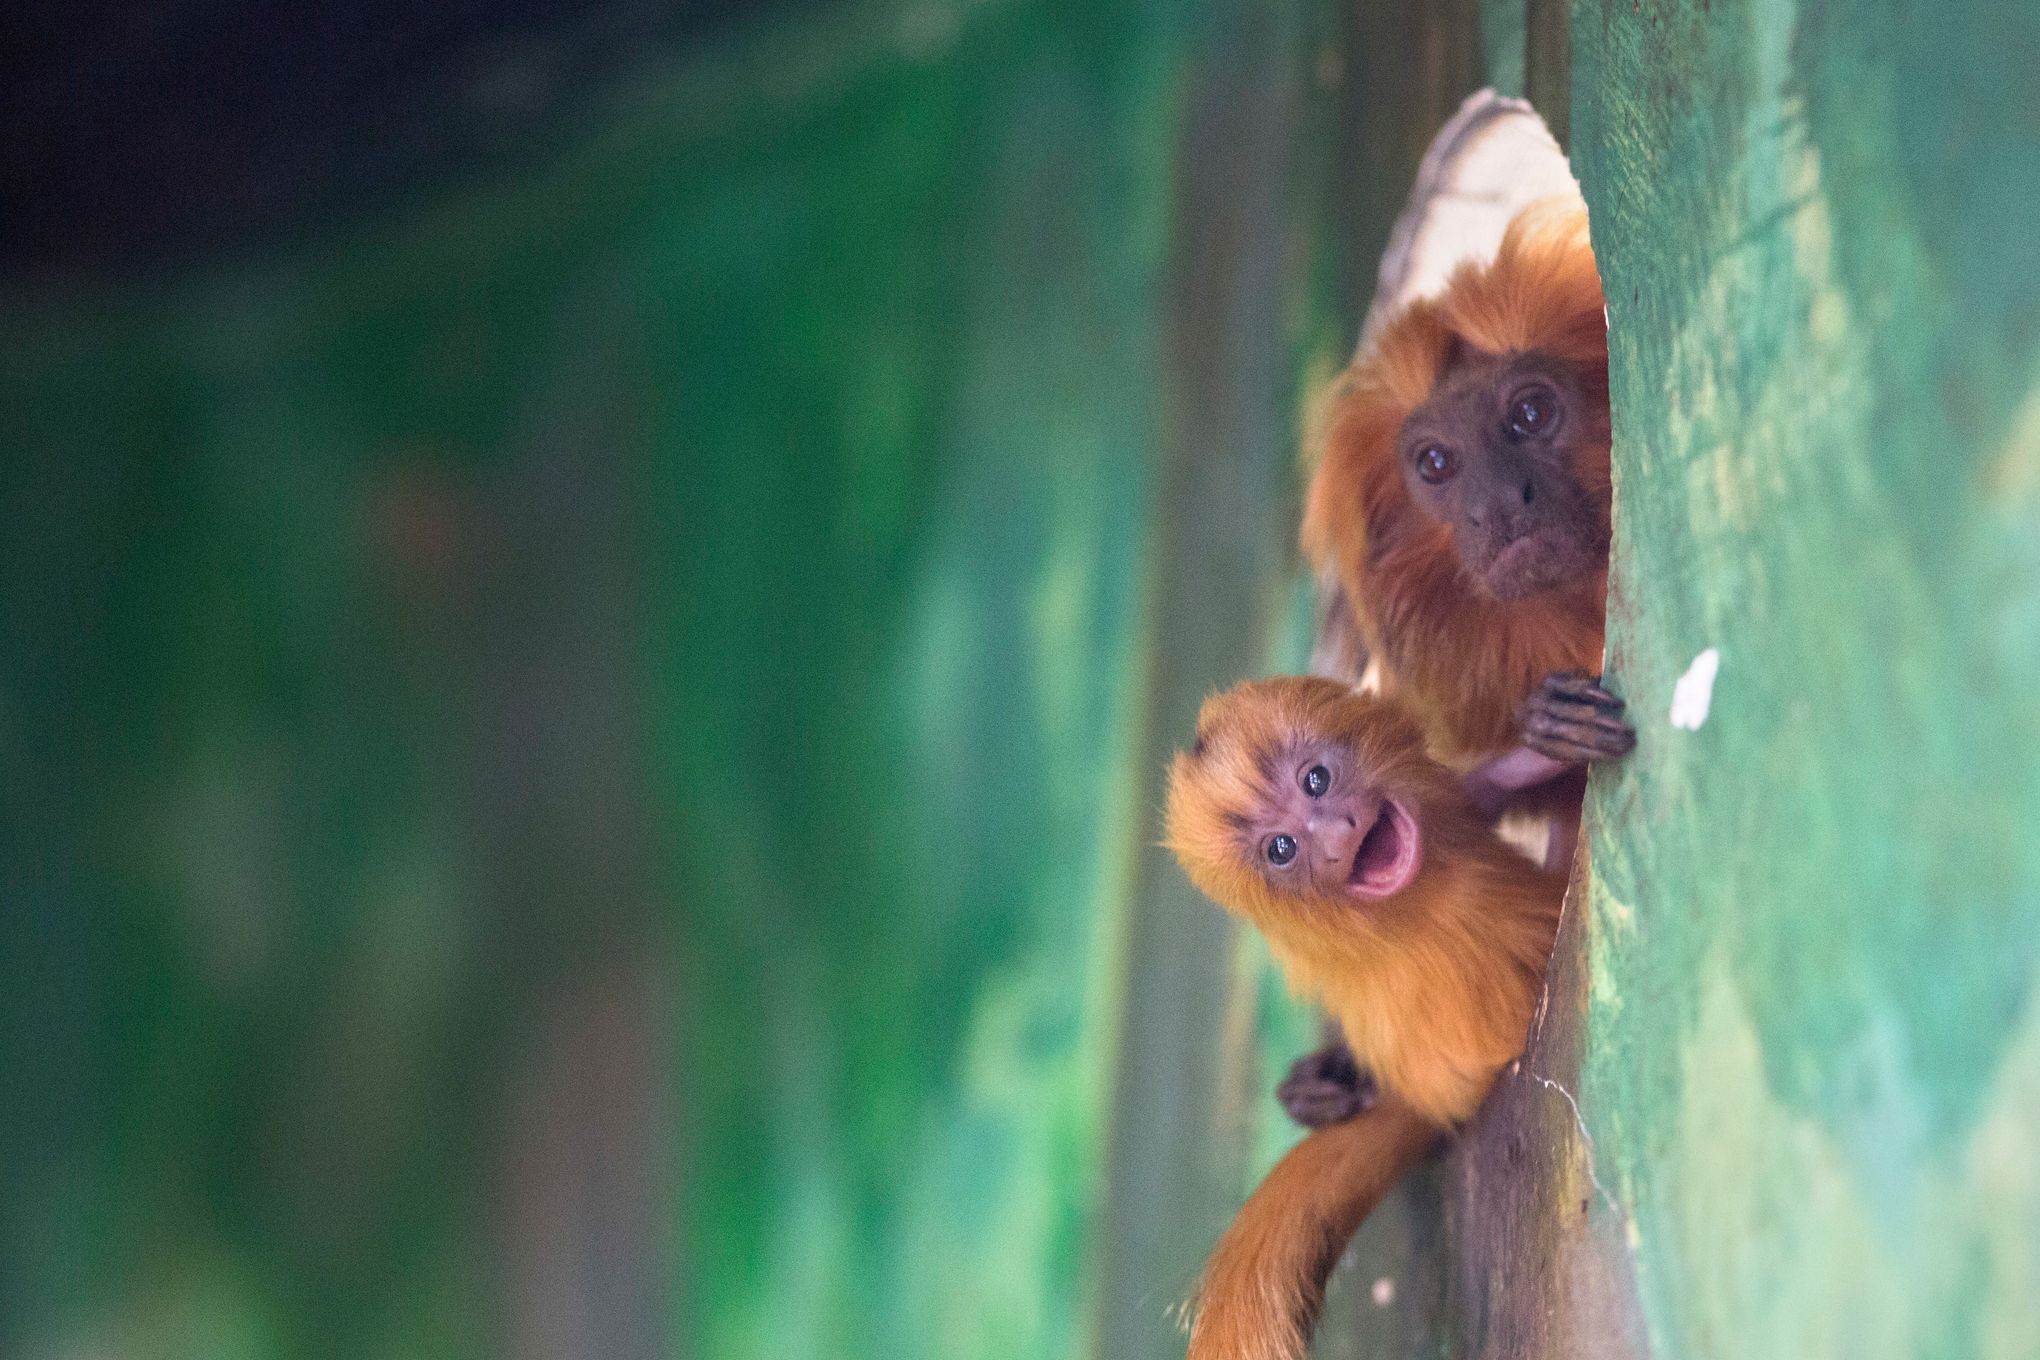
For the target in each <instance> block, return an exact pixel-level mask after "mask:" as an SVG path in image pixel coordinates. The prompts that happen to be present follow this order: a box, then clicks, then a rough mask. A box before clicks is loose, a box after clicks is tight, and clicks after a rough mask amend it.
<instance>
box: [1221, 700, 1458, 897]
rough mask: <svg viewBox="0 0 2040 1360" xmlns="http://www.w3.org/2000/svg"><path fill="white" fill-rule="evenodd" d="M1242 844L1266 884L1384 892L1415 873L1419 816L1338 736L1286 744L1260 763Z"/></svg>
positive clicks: (1303, 890) (1302, 890)
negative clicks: (1386, 788)
mask: <svg viewBox="0 0 2040 1360" xmlns="http://www.w3.org/2000/svg"><path fill="white" fill-rule="evenodd" d="M1260 784H1261V787H1260V794H1261V796H1260V798H1259V799H1258V800H1257V805H1256V806H1254V807H1252V808H1251V809H1249V810H1247V811H1246V812H1244V813H1243V814H1241V820H1242V821H1243V822H1244V825H1243V826H1242V828H1241V837H1240V844H1241V846H1242V848H1243V849H1244V851H1245V853H1247V854H1248V855H1250V856H1251V857H1252V859H1253V861H1254V864H1255V867H1256V868H1257V869H1258V870H1259V871H1260V873H1261V875H1262V877H1263V878H1264V879H1265V880H1266V881H1267V883H1268V885H1269V886H1270V887H1272V888H1275V889H1278V890H1280V891H1284V892H1288V893H1292V894H1297V895H1303V896H1318V897H1340V896H1345V897H1361V898H1373V897H1387V896H1389V895H1390V894H1392V893H1397V892H1401V891H1402V890H1403V889H1404V888H1406V887H1408V886H1409V883H1410V880H1412V879H1414V878H1415V877H1416V876H1417V869H1418V867H1419V865H1420V864H1421V863H1422V859H1423V843H1422V837H1421V835H1420V833H1419V832H1418V829H1417V822H1416V819H1415V818H1414V817H1413V816H1411V815H1410V812H1409V809H1408V808H1406V807H1405V806H1404V805H1403V803H1402V802H1401V801H1399V800H1397V799H1395V798H1393V797H1390V796H1389V795H1388V794H1386V793H1384V792H1383V791H1382V790H1381V789H1380V788H1378V787H1377V786H1376V785H1375V784H1374V783H1373V782H1372V781H1371V780H1370V779H1369V778H1368V777H1367V773H1366V771H1365V770H1364V769H1363V768H1362V766H1361V762H1360V760H1359V758H1358V757H1357V756H1356V754H1355V753H1354V752H1353V750H1352V749H1351V748H1350V747H1348V746H1347V745H1346V744H1345V743H1343V742H1339V741H1314V740H1310V739H1308V738H1303V739H1300V740H1295V741H1292V742H1287V743H1284V744H1282V745H1280V746H1278V747H1276V748H1274V749H1273V750H1271V751H1270V752H1269V755H1268V758H1267V759H1265V760H1264V761H1263V762H1262V779H1261V781H1260Z"/></svg>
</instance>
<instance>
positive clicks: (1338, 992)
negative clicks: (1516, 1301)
mask: <svg viewBox="0 0 2040 1360" xmlns="http://www.w3.org/2000/svg"><path fill="white" fill-rule="evenodd" d="M1198 732H1199V735H1198V741H1197V745H1196V747H1194V748H1193V750H1192V751H1190V752H1186V753H1184V754H1182V755H1179V756H1177V757H1176V761H1175V764H1174V767H1173V769H1172V770H1171V773H1170V786H1169V809H1168V843H1169V845H1170V847H1171V848H1172V849H1173V850H1174V851H1175V852H1176V854H1177V856H1178V858H1179V859H1180V860H1181V861H1182V863H1183V866H1184V868H1185V870H1186V871H1187V872H1188V873H1189V875H1190V878H1191V880H1192V881H1193V882H1195V883H1196V884H1197V886H1198V887H1199V888H1200V889H1202V890H1203V891H1204V892H1205V893H1206V894H1207V895H1209V896H1210V897H1212V898H1213V899H1214V900H1216V901H1217V902H1219V903H1220V904H1221V905H1222V906H1224V907H1225V908H1226V909H1227V910H1229V911H1231V912H1233V913H1234V914H1236V915H1238V916H1240V917H1242V918H1243V919H1245V920H1246V921H1248V922H1249V923H1250V924H1252V925H1253V926H1255V927H1256V928H1257V929H1259V930H1260V931H1261V932H1262V933H1263V934H1264V935H1265V936H1266V937H1267V939H1268V943H1269V946H1270V949H1271V952H1272V953H1273V954H1274V957H1275V959H1276V961H1277V962H1278V963H1279V964H1280V966H1281V967H1282V970H1283V972H1284V974H1285V976H1286V977H1287V978H1288V980H1289V982H1290V985H1291V986H1292V987H1293V988H1295V989H1296V990H1297V991H1298V992H1299V993H1301V994H1303V995H1305V996H1308V997H1311V998H1314V999H1317V1000H1319V1001H1320V1002H1322V1003H1323V1005H1324V1007H1325V1009H1326V1010H1328V1011H1329V1012H1330V1013H1331V1014H1332V1015H1333V1016H1334V1017H1335V1018H1337V1020H1338V1021H1339V1024H1340V1026H1341V1028H1342V1029H1343V1030H1344V1031H1345V1034H1346V1038H1347V1041H1348V1042H1349V1043H1350V1045H1351V1046H1352V1049H1353V1053H1354V1056H1355V1057H1356V1058H1358V1059H1359V1061H1360V1063H1361V1064H1362V1065H1363V1066H1364V1067H1366V1068H1368V1069H1370V1070H1372V1071H1373V1073H1374V1074H1375V1079H1376V1081H1377V1083H1378V1084H1379V1086H1380V1088H1381V1089H1382V1092H1383V1095H1382V1099H1381V1101H1380V1102H1379V1103H1378V1104H1377V1105H1376V1106H1375V1107H1374V1108H1373V1109H1371V1110H1369V1111H1368V1112H1367V1113H1365V1114H1363V1115H1361V1116H1360V1117H1358V1118H1357V1119H1354V1120H1351V1121H1348V1122H1347V1123H1345V1124H1341V1125H1336V1126H1333V1127H1331V1128H1326V1129H1320V1130H1318V1131H1317V1132H1315V1133H1313V1134H1311V1135H1309V1136H1308V1137H1306V1138H1305V1139H1304V1140H1303V1142H1301V1143H1299V1144H1298V1145H1297V1147H1296V1148H1295V1150H1293V1151H1292V1152H1291V1153H1290V1155H1289V1156H1288V1157H1287V1158H1285V1159H1284V1160H1283V1162H1282V1163H1281V1164H1280V1165H1279V1166H1278V1167H1277V1168H1276V1169H1275V1171H1274V1172H1272V1173H1270V1175H1269V1177H1268V1179H1267V1180H1266V1181H1264V1182H1263V1183H1262V1185H1261V1187H1260V1189H1258V1190H1257V1191H1256V1192H1255V1194H1254V1196H1253V1197H1252V1198H1251V1199H1250V1200H1249V1201H1248V1204H1247V1207H1246V1208H1245V1209H1243V1210H1242V1211H1241V1213H1240V1215H1239V1217H1238V1218H1237V1219H1236V1220H1235V1222H1234V1224H1233V1227H1232V1228H1231V1229H1230V1230H1229V1231H1228V1232H1227V1234H1226V1237H1225V1239H1224V1241H1222V1242H1221V1244H1220V1245H1219V1248H1218V1249H1217V1251H1215V1252H1214V1253H1213V1256H1212V1258H1211V1262H1210V1264H1209V1266H1208V1267H1207V1269H1206V1273H1205V1278H1204V1282H1203V1285H1202V1287H1201V1290H1200V1302H1199V1306H1198V1320H1197V1323H1196V1326H1195V1328H1194V1329H1193V1331H1192V1343H1191V1349H1190V1354H1191V1356H1192V1357H1193V1360H1262V1358H1263V1357H1266V1358H1267V1360H1276V1358H1277V1357H1294V1356H1300V1355H1301V1354H1302V1344H1303V1341H1302V1338H1303V1337H1304V1336H1305V1335H1307V1332H1308V1328H1309V1323H1310V1320H1311V1319H1312V1318H1313V1317H1314V1316H1315V1313H1316V1309H1317V1305H1318V1302H1319V1300H1320V1298H1321V1295H1322V1291H1323V1285H1324V1278H1325V1274H1326V1272H1327V1271H1328V1270H1329V1269H1330V1267H1331V1264H1332V1261H1333V1260H1335V1259H1336V1257H1337V1255H1338V1252H1339V1250H1340V1249H1341V1248H1342V1247H1343V1245H1344V1243H1345V1241H1346V1239H1347V1237H1349V1236H1350V1235H1351V1234H1352V1231H1353V1229H1354V1228H1355V1227H1357V1226H1358V1224H1359V1223H1360V1221H1361V1220H1362V1219H1364V1218H1365V1216H1366V1214H1367V1212H1368V1211H1369V1210H1370V1209H1371V1208H1372V1206H1373V1204H1374V1203H1375V1201H1376V1200H1378V1199H1379V1198H1380V1196H1381V1194H1382V1193H1384V1192H1385V1191H1386V1190H1387V1188H1388V1186H1390V1185H1392V1184H1393V1183H1394V1181H1395V1180H1396V1179H1397V1178H1398V1177H1399V1176H1400V1175H1401V1174H1402V1172H1403V1170H1404V1169H1405V1168H1406V1167H1407V1166H1408V1165H1409V1164H1410V1163H1411V1162H1412V1161H1414V1160H1415V1159H1416V1157H1417V1156H1419V1155H1420V1154H1421V1153H1422V1151H1423V1150H1424V1148H1425V1146H1427V1145H1428V1144H1429V1143H1430V1142H1431V1141H1432V1140H1433V1139H1435V1138H1436V1137H1437V1135H1438V1134H1439V1133H1441V1132H1442V1131H1444V1130H1445V1129H1448V1128H1450V1127H1452V1126H1453V1125H1455V1124H1458V1123H1460V1122H1461V1121H1463V1120H1465V1119H1467V1118H1468V1117H1470V1116H1471V1115H1472V1114H1473V1112H1474V1111H1475V1110H1476V1109H1477V1108H1479V1105H1480V1102H1481V1100H1482V1099H1484V1098H1485V1096H1486V1094H1487V1091H1488V1088H1489V1086H1490V1085H1492V1084H1493V1081H1494V1076H1495V1073H1496V1072H1497V1071H1499V1070H1500V1069H1501V1067H1502V1065H1503V1064H1504V1063H1506V1062H1508V1061H1509V1060H1510V1059H1511V1058H1513V1057H1514V1056H1515V1055H1516V1054H1517V1053H1519V1052H1521V1050H1522V1047H1523V1041H1524V1036H1525V1033H1526V1031H1527V1029H1528V1026H1529V1021H1530V1015H1531V1012H1532V1010H1533V1009H1534V1007H1535V1005H1536V999H1537V993H1538V988H1539V987H1540V986H1541V984H1542V980H1543V974H1544V964H1545V959H1546V957H1547V956H1548V955H1549V953H1550V950H1551V941H1552V936H1553V934H1554V933H1555V931H1556V929H1557V925H1558V910H1559V900H1560V897H1561V896H1562V894H1563V892H1564V886H1565V885H1564V880H1563V879H1562V877H1560V876H1558V875H1555V874H1548V873H1545V872H1544V871H1542V870H1540V869H1537V868H1535V867H1534V866H1532V865H1531V864H1530V863H1529V862H1528V861H1527V860H1525V859H1524V858H1523V857H1522V856H1521V855H1520V854H1518V853H1517V852H1516V851H1514V850H1512V849H1511V848H1510V847H1508V846H1507V845H1506V844H1504V843H1503V842H1502V841H1501V840H1500V839H1499V838H1498V837H1497V836H1496V835H1495V834H1494V832H1493V831H1492V830H1491V829H1490V828H1489V827H1488V826H1487V824H1486V823H1485V822H1484V821H1483V820H1482V819H1481V817H1480V816H1479V815H1478V813H1476V812H1475V810H1474V809H1473V807H1472V806H1471V805H1470V804H1469V803H1468V802H1467V799H1466V796H1465V794H1464V793H1463V792H1462V791H1461V787H1460V781H1459V779H1458V777H1457V776H1456V775H1454V774H1453V773H1452V772H1451V771H1450V770H1448V769H1446V768H1445V767H1443V766H1441V765H1439V764H1438V763H1437V762H1436V761H1434V760H1432V759H1431V758H1430V757H1429V756H1428V755H1427V754H1426V752H1425V742H1424V737H1423V733H1422V731H1421V730H1420V728H1419V727H1418V726H1417V724H1416V723H1415V722H1414V721H1413V720H1412V719H1411V718H1410V717H1409V716H1407V715H1406V714H1405V713H1404V712H1403V711H1402V710H1401V709H1400V708H1399V707H1398V706H1397V705H1396V704H1395V703H1394V702H1392V701H1389V700H1385V699H1379V698H1373V697H1369V696H1365V695H1361V694H1359V693H1357V692H1355V691H1354V690H1352V689H1350V688H1348V687H1347V686H1345V685H1341V684H1339V683H1337V682H1335V681H1330V680H1322V679H1295V678H1291V679H1278V680H1264V681H1256V682H1252V683H1249V684H1245V685H1241V686H1239V687H1238V688H1236V689H1233V690H1231V691H1228V692H1227V693H1225V694H1222V695H1219V696H1218V697H1216V698H1214V699H1212V700H1210V701H1208V702H1207V703H1206V704H1205V706H1204V711H1203V712H1202V714H1200V716H1199V720H1198ZM1299 736H1300V737H1301V738H1303V739H1304V740H1307V741H1313V742H1328V743H1336V744H1339V745H1342V746H1344V747H1345V749H1346V750H1348V751H1350V752H1352V753H1353V756H1354V760H1355V764H1356V766H1357V767H1358V768H1359V769H1360V770H1362V771H1364V772H1365V776H1366V778H1367V780H1368V782H1369V783H1370V784H1371V785H1372V786H1373V787H1374V788H1375V789H1376V790H1378V791H1379V792H1381V793H1382V794H1384V795H1386V796H1388V797H1391V798H1394V799H1395V800H1397V801H1398V802H1400V803H1401V804H1402V805H1403V807H1404V808H1405V809H1407V810H1408V811H1409V813H1410V815H1411V817H1412V818H1413V820H1414V821H1415V822H1416V824H1417V826H1418V828H1419V831H1420V834H1421V844H1422V861H1421V865H1420V867H1419V868H1418V870H1417V873H1416V877H1415V878H1414V879H1412V880H1411V881H1410V882H1409V884H1408V885H1407V886H1405V887H1404V888H1403V889H1402V890H1401V891H1400V892H1398V893H1396V894H1395V895H1393V896H1391V897H1386V898H1381V899H1378V900H1374V901H1371V902H1364V903H1363V902H1356V901H1354V900H1352V899H1350V898H1343V897H1340V898H1329V897H1328V898H1323V899H1320V898H1317V897H1304V896H1298V895H1293V894H1290V893H1286V892H1283V891H1278V890H1277V889H1276V888H1274V887H1273V886H1271V884H1270V882H1269V880H1268V879H1267V878H1266V877H1265V876H1264V875H1263V874H1262V873H1261V872H1260V870H1259V869H1258V868H1257V867H1256V864H1255V858H1254V857H1255V855H1256V854H1257V853H1258V846H1257V843H1256V842H1255V840H1254V839H1253V837H1252V834H1251V833H1250V832H1249V831H1248V830H1247V829H1246V828H1247V826H1248V823H1249V819H1250V816H1251V813H1252V812H1253V810H1254V809H1257V808H1261V807H1265V806H1267V803H1268V800H1269V799H1270V797H1271V792H1270V787H1271V786H1270V783H1269V781H1270V780H1271V779H1272V778H1287V777H1288V775H1287V772H1286V770H1284V769H1283V768H1282V767H1281V764H1280V762H1279V761H1274V760H1271V759H1270V758H1269V757H1270V756H1271V754H1272V753H1276V752H1280V751H1282V750H1284V749H1285V748H1287V747H1290V746H1293V745H1294V744H1295V743H1296V741H1297V739H1298V738H1299Z"/></svg>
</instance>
